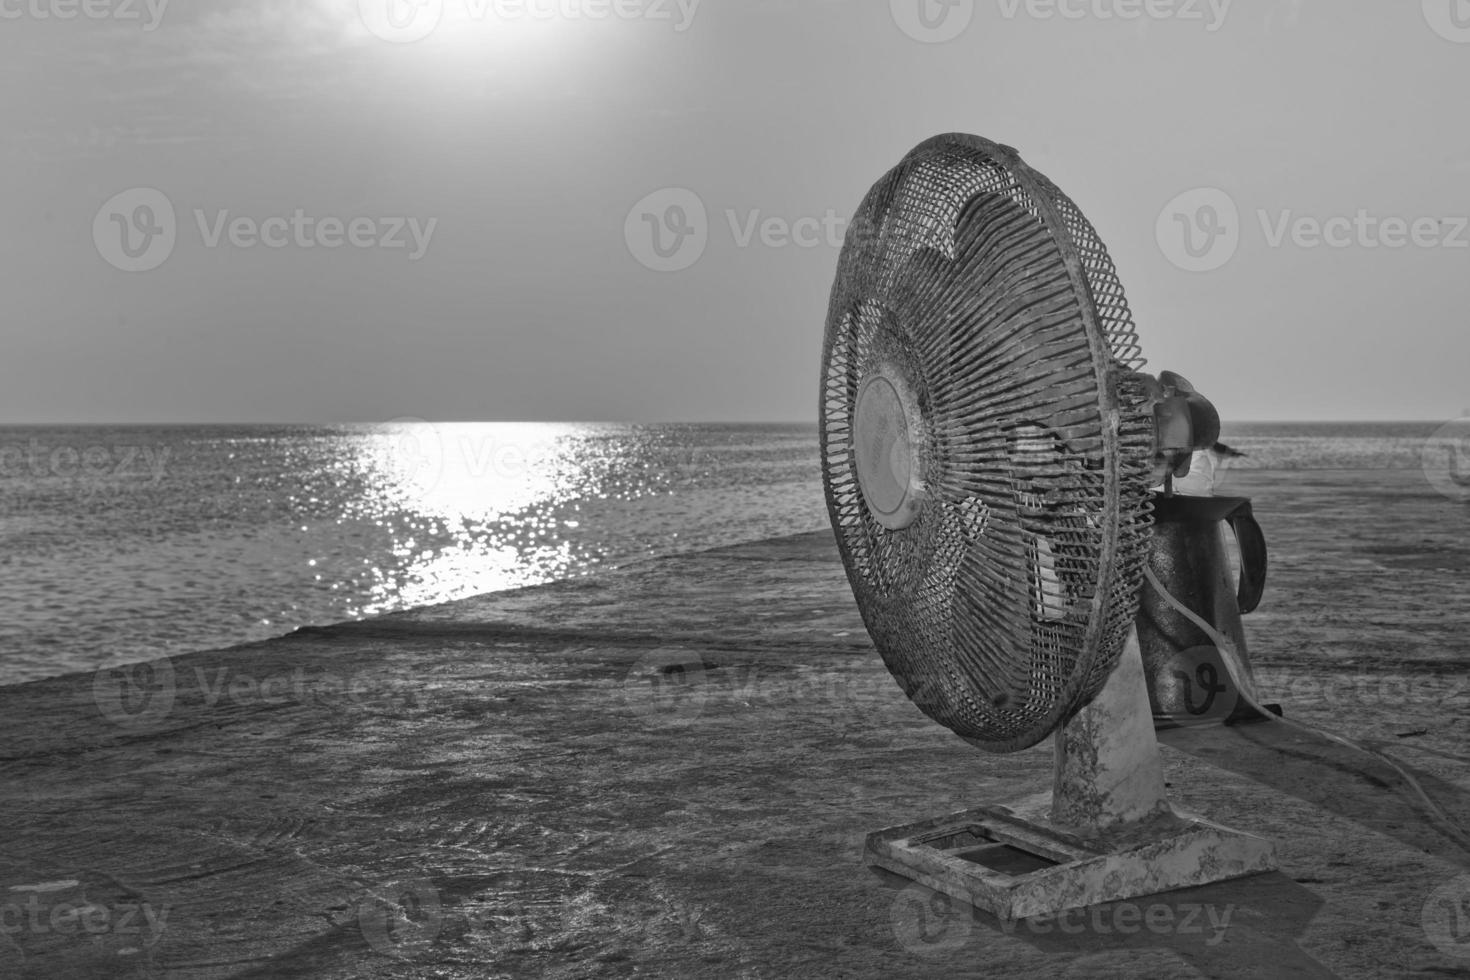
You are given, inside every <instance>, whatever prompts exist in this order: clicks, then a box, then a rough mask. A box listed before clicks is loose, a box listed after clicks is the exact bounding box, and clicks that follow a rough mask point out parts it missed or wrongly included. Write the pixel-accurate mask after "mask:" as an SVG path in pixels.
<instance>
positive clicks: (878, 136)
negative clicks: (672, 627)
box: [0, 0, 1470, 422]
mask: <svg viewBox="0 0 1470 980" xmlns="http://www.w3.org/2000/svg"><path fill="white" fill-rule="evenodd" d="M420 34H422V35H424V36H422V37H419V35H420ZM415 38H417V39H415ZM946 38H947V40H946ZM0 85H3V90H4V92H5V93H6V97H5V98H4V99H3V100H0V163H3V167H4V173H5V174H6V175H7V177H8V178H9V179H8V180H7V182H6V192H5V193H4V194H0V219H3V225H0V262H3V267H4V269H5V270H6V273H5V290H6V301H5V303H4V307H3V308H4V319H3V324H4V327H3V330H4V337H3V340H4V355H3V359H0V421H4V422H44V421H63V422H68V421H75V422H82V421H201V422H204V421H277V420H279V421H368V422H371V421H385V420H389V419H396V418H401V417H420V418H427V419H436V420H438V419H445V420H448V419H485V420H492V419H506V420H513V419H540V420H595V419H647V420H690V421H705V420H760V421H764V420H802V421H811V420H814V418H815V414H816V401H817V373H818V363H819V355H820V346H821V336H822V325H823V321H824V318H825V314H826V305H827V298H828V290H829V288H830V283H831V278H832V274H833V271H834V269H835V265H836V261H837V253H838V247H837V246H838V240H837V239H838V233H839V232H840V230H841V220H842V219H843V218H845V217H846V216H847V215H849V214H851V213H852V211H853V210H854V209H855V208H856V206H857V204H858V202H859V201H860V199H861V198H862V195H863V194H864V192H865V191H866V190H867V188H868V187H869V186H870V185H871V184H872V183H873V182H874V181H875V180H876V179H877V178H878V177H879V176H880V175H881V174H882V173H883V172H884V171H885V170H887V169H888V168H889V167H891V166H892V165H893V164H895V163H896V162H897V161H898V160H899V159H900V158H901V157H902V156H903V154H904V153H905V152H907V151H908V150H909V149H910V148H911V147H912V146H913V145H914V144H916V143H918V142H919V141H920V140H922V139H924V138H926V137H928V136H931V135H934V134H936V133H940V132H947V131H952V130H961V131H967V132H973V133H978V134H980V135H983V136H987V137H989V138H991V139H994V140H997V141H1000V142H1005V143H1009V144H1011V145H1013V146H1015V147H1016V148H1018V149H1019V150H1020V151H1021V153H1022V155H1023V157H1025V158H1026V160H1027V161H1028V162H1029V163H1031V164H1032V165H1033V166H1035V167H1037V168H1039V169H1040V170H1042V171H1043V172H1045V173H1047V174H1048V175H1049V176H1051V177H1052V179H1053V180H1055V181H1056V182H1057V183H1058V184H1059V185H1060V186H1061V187H1062V188H1063V189H1064V190H1066V191H1067V192H1068V193H1069V194H1070V195H1071V196H1072V197H1073V198H1074V199H1075V200H1076V201H1077V202H1078V203H1079V204H1080V205H1081V207H1082V208H1083V210H1084V211H1085V212H1086V213H1087V214H1088V216H1089V217H1090V218H1091V219H1092V221H1093V223H1094V224H1095V225H1096V226H1097V227H1098V229H1099V231H1100V232H1101V234H1102V236H1103V238H1104V240H1105V241H1106V242H1107V243H1108V245H1109V247H1110V248H1111V250H1112V252H1113V255H1114V258H1115V260H1116V261H1117V263H1118V266H1119V269H1120V271H1121V273H1122V276H1123V280H1124V283H1125V285H1126V286H1127V288H1128V291H1129V296H1130V300H1131V302H1132V305H1133V308H1134V312H1135V315H1136V317H1137V319H1138V322H1139V329H1140V333H1141V335H1142V337H1143V341H1144V347H1145V352H1146V353H1147V355H1148V357H1149V359H1150V366H1151V367H1152V368H1154V369H1155V370H1157V369H1162V368H1170V369H1173V370H1177V371H1179V372H1181V373H1183V374H1185V375H1187V376H1189V377H1190V378H1191V379H1192V380H1193V381H1194V382H1195V384H1196V385H1197V386H1199V387H1200V388H1201V389H1203V390H1204V391H1205V392H1206V393H1208V394H1209V395H1210V396H1211V397H1213V398H1214V400H1215V401H1216V403H1217V404H1218V405H1219V406H1220V408H1221V410H1222V413H1223V414H1224V415H1225V416H1226V418H1229V419H1236V420H1258V419H1318V418H1349V419H1375V418H1382V419H1426V420H1429V419H1443V418H1449V417H1453V416H1456V415H1459V414H1460V412H1461V411H1462V410H1463V409H1467V408H1470V324H1467V312H1466V311H1467V309H1470V274H1467V273H1470V228H1467V227H1466V225H1467V224H1470V221H1467V216H1470V126H1467V125H1466V123H1465V120H1466V113H1465V107H1464V97H1465V93H1466V91H1467V90H1470V0H1423V3H1422V4H1421V0H1395V2H1393V3H1385V2H1383V0H1314V2H1303V0H1296V2H1290V0H1276V2H1266V0H1235V2H1233V3H1232V2H1229V0H892V2H891V3H890V2H889V0H703V2H695V0H683V2H682V3H680V2H679V0H360V2H359V0H171V2H165V0H0ZM1181 195H1183V196H1182V197H1181ZM769 219H775V220H774V221H770V220H769ZM834 229H835V230H834ZM681 230H682V231H686V232H688V234H684V235H682V236H676V235H675V232H678V231H681ZM655 231H657V232H658V233H659V238H658V239H657V240H656V239H655V238H654V232H655ZM1186 233H1188V236H1189V237H1188V238H1187V239H1186V237H1185V235H1186ZM263 242H268V243H269V244H264V243H263ZM129 270H132V271H129Z"/></svg>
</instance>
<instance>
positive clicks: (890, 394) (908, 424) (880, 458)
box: [853, 363, 925, 531]
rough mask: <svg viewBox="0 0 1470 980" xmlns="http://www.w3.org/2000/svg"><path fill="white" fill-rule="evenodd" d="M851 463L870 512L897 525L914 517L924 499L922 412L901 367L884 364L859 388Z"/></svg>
mask: <svg viewBox="0 0 1470 980" xmlns="http://www.w3.org/2000/svg"><path fill="white" fill-rule="evenodd" d="M853 425H854V428H855V430H856V431H855V433H854V437H853V443H854V445H853V450H854V457H855V458H854V465H855V467H856V469H857V479H858V486H859V487H860V488H861V489H862V493H863V499H864V501H866V502H867V505H868V508H869V510H871V511H872V512H873V518H874V519H875V520H877V521H878V523H879V524H882V525H883V526H884V527H886V528H888V529H889V530H890V531H898V530H901V529H903V528H906V527H908V526H909V525H910V524H912V523H914V521H915V520H917V519H918V517H919V513H920V511H921V510H922V508H923V504H924V500H925V483H924V471H923V457H924V454H923V453H922V451H921V450H920V445H919V443H920V441H921V438H922V435H921V434H922V427H923V417H922V415H921V414H920V411H919V399H918V394H917V392H915V391H914V388H913V385H912V384H911V383H910V382H909V381H908V379H907V378H906V377H905V376H904V372H903V371H902V370H899V369H898V368H896V367H894V366H892V365H890V364H886V363H885V364H882V365H880V366H879V368H878V369H877V370H876V371H874V372H873V373H872V374H870V375H868V377H867V378H866V379H865V380H864V381H863V383H862V385H861V386H860V387H859V388H858V394H857V401H856V406H855V410H854V412H853Z"/></svg>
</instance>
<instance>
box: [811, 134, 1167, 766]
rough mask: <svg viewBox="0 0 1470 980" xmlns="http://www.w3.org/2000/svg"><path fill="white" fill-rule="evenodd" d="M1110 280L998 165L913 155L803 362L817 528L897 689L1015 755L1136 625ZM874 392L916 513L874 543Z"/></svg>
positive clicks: (1131, 478)
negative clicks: (909, 461) (906, 441)
mask: <svg viewBox="0 0 1470 980" xmlns="http://www.w3.org/2000/svg"><path fill="white" fill-rule="evenodd" d="M1142 366H1143V359H1142V357H1141V354H1140V348H1139V344H1138V338H1137V334H1136V332H1135V330H1134V327H1133V321H1132V315H1131V313H1130V311H1129V308H1128V304H1127V299H1126V297H1125V295H1124V292H1123V287H1122V284H1121V283H1120V282H1119V280H1118V276H1117V272H1116V269H1115V268H1114V265H1113V263H1112V260H1111V258H1110V257H1109V255H1108V253H1107V250H1106V248H1105V247H1104V246H1103V244H1102V241H1101V240H1100V238H1099V237H1098V236H1097V233H1096V232H1095V230H1094V229H1093V228H1092V226H1091V225H1090V224H1089V223H1088V222H1087V220H1086V218H1085V217H1083V215H1082V213H1081V211H1080V210H1079V209H1078V208H1077V207H1076V206H1075V205H1074V204H1073V203H1072V202H1071V201H1070V200H1069V199H1068V198H1067V197H1066V196H1065V195H1063V194H1062V193H1061V192H1060V191H1059V190H1058V189H1057V188H1056V187H1055V186H1054V185H1053V184H1052V183H1051V182H1050V181H1048V180H1046V178H1045V177H1043V176H1041V175H1040V174H1037V173H1036V172H1034V171H1032V170H1031V169H1030V168H1029V167H1027V166H1026V165H1025V164H1024V163H1022V162H1021V161H1020V159H1019V158H1018V157H1017V156H1016V154H1015V152H1014V151H1013V150H1010V149H1009V148H1007V147H1003V146H1000V145H998V144H995V143H991V142H989V141H987V140H982V139H980V138H978V137H973V136H964V135H959V134H955V135H950V136H943V137H937V138H936V139H933V140H930V141H928V142H926V143H924V144H922V145H921V146H919V147H918V148H917V149H915V150H914V151H913V152H912V153H910V154H909V156H908V157H906V158H905V159H904V160H903V162H901V163H900V164H899V166H897V167H896V168H894V170H892V171H890V172H889V173H888V174H887V175H886V176H885V177H884V178H883V179H882V180H880V181H879V182H878V183H877V184H876V185H875V186H874V188H873V189H872V191H871V192H870V193H869V194H868V196H867V198H866V199H865V200H864V202H863V204H862V206H861V208H860V210H859V212H858V214H857V216H856V217H855V219H854V221H853V223H852V225H851V227H850V229H849V232H848V236H847V241H846V243H845V244H844V247H843V252H842V257H841V260H840V262H839V271H838V276H837V280H836V282H835V283H834V286H833V291H832V298H831V305H830V309H829V315H828V321H827V330H826V338H825V344H824V355H823V382H822V405H821V421H822V425H821V452H822V466H823V475H824V484H825V487H826V493H827V503H828V510H829V513H830V515H831V518H832V524H833V527H834V529H835V530H836V532H837V538H838V544H839V548H840V550H841V552H842V557H843V562H844V565H845V567H846V569H847V572H848V577H849V581H850V582H851V584H852V587H853V590H854V593H855V594H856V596H857V599H858V602H859V607H860V609H861V610H862V613H863V617H864V622H865V624H866V625H867V627H868V631H869V633H870V634H871V635H872V637H873V640H874V643H875V645H876V646H877V648H878V650H879V652H880V654H881V655H882V656H883V658H884V661H885V663H886V664H887V665H888V667H889V669H890V671H891V672H892V673H893V675H894V677H895V678H896V679H897V680H898V682H899V684H900V686H901V687H902V688H903V690H904V692H905V693H906V694H907V695H908V696H909V697H910V698H911V699H912V700H914V702H915V703H916V704H917V705H918V706H919V707H920V708H921V709H922V710H923V711H924V712H925V713H927V714H929V715H930V716H931V717H932V718H934V719H935V720H937V721H939V722H941V723H942V724H944V725H946V726H947V727H949V728H951V729H952V730H953V731H955V732H956V733H957V734H959V735H960V736H961V737H963V738H965V739H966V740H968V741H970V742H971V743H973V744H975V745H978V746H980V747H981V748H984V749H987V750H990V751H997V752H1006V751H1016V750H1019V749H1023V748H1027V747H1029V746H1031V745H1034V744H1036V743H1037V742H1039V741H1041V740H1042V739H1043V738H1045V737H1046V736H1047V735H1048V734H1049V733H1050V732H1051V731H1053V730H1054V729H1055V728H1056V727H1057V726H1059V725H1060V724H1062V723H1063V722H1064V721H1065V720H1066V718H1067V717H1069V716H1070V714H1071V713H1073V712H1075V711H1076V710H1077V709H1078V708H1080V707H1081V706H1082V705H1084V704H1086V703H1087V702H1088V701H1089V700H1091V699H1092V697H1093V696H1095V695H1096V693H1097V691H1098V690H1100V689H1101V687H1102V684H1103V683H1104V682H1105V681H1106V679H1107V676H1108V674H1109V673H1110V672H1111V671H1112V669H1113V667H1114V666H1115V665H1116V662H1117V659H1118V656H1119V655H1120V653H1121V651H1122V648H1123V644H1124V642H1125V641H1126V639H1127V635H1128V631H1129V629H1130V628H1131V627H1132V621H1133V617H1134V615H1135V614H1136V610H1137V602H1138V593H1139V588H1140V587H1141V585H1142V579H1143V567H1144V562H1145V559H1146V548H1147V541H1148V528H1149V525H1150V523H1151V518H1150V514H1149V507H1148V487H1147V483H1148V474H1149V463H1150V459H1151V457H1152V454H1153V421H1152V414H1151V410H1150V409H1149V406H1148V402H1147V394H1146V392H1145V390H1144V389H1143V387H1142V385H1141V383H1139V380H1138V378H1137V377H1136V375H1135V373H1134V372H1136V371H1137V370H1138V369H1139V368H1141V367H1142ZM874 374H882V375H885V376H891V377H895V378H898V379H900V380H901V381H903V383H905V384H908V385H910V386H911V387H912V388H913V389H914V390H915V392H916V393H917V402H918V405H919V413H920V415H921V418H920V419H917V420H911V421H912V422H913V423H914V424H913V426H912V427H913V429H914V446H913V450H914V454H915V456H916V457H917V459H918V465H919V467H920V470H921V472H923V474H924V479H925V485H926V499H925V501H924V503H923V507H922V511H921V513H920V515H919V517H918V519H917V520H916V521H914V522H913V524H911V525H910V526H907V527H904V528H901V529H897V530H890V529H888V528H886V527H884V526H883V525H882V524H880V523H879V522H878V521H877V520H876V519H875V518H874V516H873V515H872V514H871V513H870V512H869V511H868V509H867V505H866V503H865V501H864V499H863V494H862V489H861V486H860V485H859V483H858V477H857V469H856V446H855V439H856V433H855V431H854V427H853V414H854V411H855V400H856V397H857V392H858V390H859V388H860V386H861V385H862V384H863V382H864V380H865V379H867V378H869V377H871V376H873V375H874Z"/></svg>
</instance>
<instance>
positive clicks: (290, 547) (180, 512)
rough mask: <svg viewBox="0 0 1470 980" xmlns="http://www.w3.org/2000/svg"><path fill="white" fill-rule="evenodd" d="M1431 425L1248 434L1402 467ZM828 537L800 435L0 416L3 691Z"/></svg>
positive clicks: (810, 449) (807, 447)
mask: <svg viewBox="0 0 1470 980" xmlns="http://www.w3.org/2000/svg"><path fill="white" fill-rule="evenodd" d="M1442 424H1443V423H1433V422H1426V423H1412V422H1410V423H1403V422H1398V423H1350V424H1349V423H1250V424H1244V423H1241V424H1234V425H1228V426H1226V429H1225V432H1224V435H1223V436H1222V438H1223V439H1224V440H1225V441H1227V442H1228V443H1229V444H1230V445H1232V446H1233V447H1235V448H1237V449H1240V450H1242V451H1244V452H1246V453H1247V454H1248V455H1247V456H1246V457H1244V458H1242V459H1239V460H1235V461H1234V462H1233V465H1235V466H1238V467H1241V468H1255V469H1337V468H1350V469H1400V468H1402V469H1412V468H1417V467H1419V466H1420V465H1421V453H1422V451H1423V447H1424V445H1425V443H1426V440H1427V439H1428V438H1429V437H1430V436H1432V435H1433V434H1434V432H1435V431H1436V429H1438V428H1439V427H1440V426H1441V425H1442ZM826 526H827V515H826V506H825V503H824V500H823V495H822V486H821V474H820V465H819V462H818V456H817V429H816V426H815V425H794V424H793V425H738V424H730V425H633V424H613V423H597V424H566V423H546V424H541V423H429V422H424V421H421V420H401V421H396V422H391V423H387V424H383V425H292V426H288V425H236V426H231V425H213V426H15V427H0V574H3V578H0V684H14V683H21V682H24V681H28V680H34V679H38V678H42V677H49V676H54V675H58V674H64V673H71V672H74V671H88V670H96V669H97V668H100V667H104V666H110V665H114V664H119V663H126V662H131V661H140V660H152V659H155V658H158V657H165V656H172V655H176V654H181V653H187V652H191V651H194V650H201V649H211V648H218V647H224V646H230V645H233V644H237V643H242V642H248V641H253V640H261V639H266V638H268V637H272V636H277V635H281V634H284V633H289V632H291V631H292V630H294V629H296V628H298V627H301V626H308V625H325V624H330V623H335V622H341V621H344V620H351V619H360V618H364V617H369V616H373V615H376V614H380V613H385V612H390V611H393V610H399V609H404V608H409V607H414V606H420V605H428V604H433V603H440V602H447V601H450V600H454V599H460V598H464V597H466V596H470V595H475V594H478V593H483V592H490V591H495V590H499V589H508V588H515V587H518V586H526V585H533V584H538V583H543V582H548V581H552V580H556V579H563V578H570V577H575V576H580V575H588V574H592V573H595V572H597V571H598V570H599V569H604V568H607V567H609V566H614V565H617V564H621V563H625V562H629V561H633V560H636V559H640V558H645V557H651V556H657V555H668V554H674V553H678V552H683V551H691V550H699V549H705V548H712V547H717V546H720V545H724V544H732V543H735V542H739V541H749V540H756V539H759V538H764V537H772V536H776V535H781V534H789V533H795V532H800V531H810V530H816V529H819V528H823V527H826Z"/></svg>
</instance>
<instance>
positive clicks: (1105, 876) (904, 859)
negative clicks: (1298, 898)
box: [866, 801, 1276, 919]
mask: <svg viewBox="0 0 1470 980" xmlns="http://www.w3.org/2000/svg"><path fill="white" fill-rule="evenodd" d="M1029 802H1030V801H1028V803H1029ZM1017 810H1022V812H1017ZM1017 810H1013V809H1011V808H1010V807H985V808H981V809H977V810H968V811H965V812H964V813H955V814H950V815H949V816H947V817H938V818H935V819H931V820H926V821H923V822H922V823H917V824H910V825H908V826H904V827H891V828H889V829H888V830H881V831H878V832H876V833H873V834H869V835H868V840H867V847H866V860H867V863H868V864H870V865H874V866H876V867H879V868H883V869H884V870H886V871H890V872H893V873H895V874H898V875H900V876H902V877H905V878H908V879H910V880H912V881H916V882H918V883H920V884H922V885H925V886H927V887H929V888H932V889H934V890H936V891H941V892H944V893H946V894H948V895H950V896H952V897H955V898H958V899H960V900H961V901H965V902H968V903H969V904H971V905H973V906H975V907H976V908H978V909H981V910H984V911H987V912H990V913H991V914H993V915H995V916H997V917H999V918H1002V919H1018V918H1029V917H1031V916H1035V915H1043V914H1051V913H1057V912H1062V911H1066V910H1067V909H1072V908H1084V907H1086V906H1089V905H1097V904H1101V903H1104V902H1111V901H1117V900H1120V899H1126V898H1135V897H1138V896H1140V895H1152V894H1157V893H1158V892H1163V891H1171V890H1173V889H1175V888H1188V887H1192V886H1195V885H1203V884H1208V883H1210V882H1213V881H1224V880H1226V879H1229V878H1238V877H1242V876H1245V875H1251V874H1259V873H1261V872H1264V871H1271V870H1274V869H1275V867H1276V856H1275V848H1274V847H1272V845H1271V844H1270V842H1269V841H1265V840H1262V839H1261V838H1259V837H1256V836H1254V835H1251V834H1245V833H1241V832H1239V831H1235V830H1231V829H1229V828H1227V827H1221V826H1219V825H1217V824H1213V823H1211V822H1209V821H1207V820H1203V819H1201V818H1198V817H1194V816H1191V815H1185V814H1175V813H1171V814H1169V815H1168V816H1167V817H1165V818H1160V819H1153V820H1149V821H1143V822H1140V823H1138V824H1133V825H1128V826H1122V827H1119V828H1117V829H1116V830H1114V831H1109V832H1106V833H1102V834H1099V835H1097V836H1094V837H1090V838H1088V839H1086V840H1084V839H1081V838H1079V837H1077V836H1076V835H1075V834H1073V833H1070V832H1068V831H1067V830H1065V829H1063V828H1059V827H1056V826H1053V825H1052V824H1051V822H1050V821H1049V820H1048V819H1047V818H1046V816H1045V813H1046V807H1045V806H1040V807H1035V806H1028V807H1026V808H1024V809H1022V808H1019V807H1018V808H1017Z"/></svg>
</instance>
